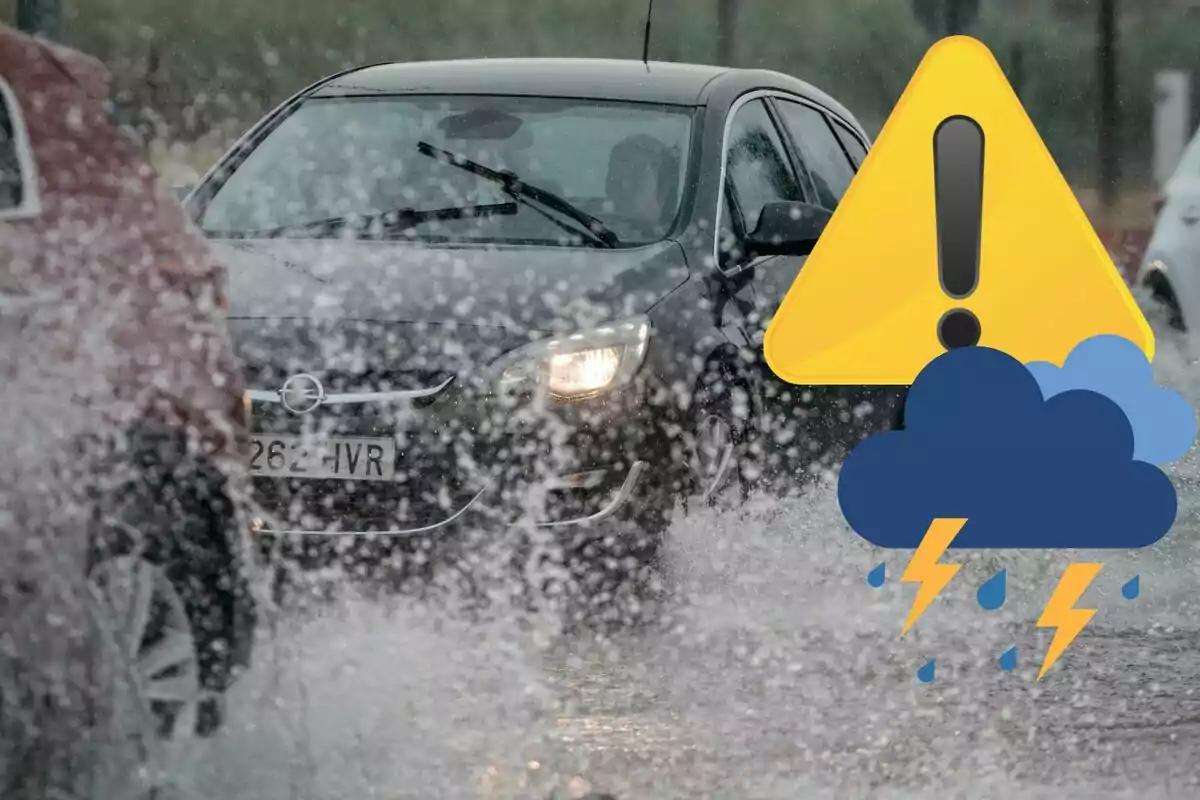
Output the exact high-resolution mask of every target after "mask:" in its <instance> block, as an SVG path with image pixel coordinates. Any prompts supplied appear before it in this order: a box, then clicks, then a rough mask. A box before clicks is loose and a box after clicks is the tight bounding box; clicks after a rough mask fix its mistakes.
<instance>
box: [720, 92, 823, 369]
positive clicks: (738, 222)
mask: <svg viewBox="0 0 1200 800" xmlns="http://www.w3.org/2000/svg"><path fill="white" fill-rule="evenodd" d="M723 199H724V203H723V208H722V211H721V213H720V214H719V217H718V253H717V263H718V265H719V267H720V269H721V274H722V276H723V283H724V284H725V287H726V293H727V294H728V296H729V302H730V304H732V305H734V306H735V307H736V311H737V313H738V317H739V322H740V324H741V325H742V326H743V330H744V334H745V338H746V343H747V345H748V346H749V347H750V348H752V349H757V350H758V351H759V352H760V353H761V349H762V339H763V334H764V333H765V332H766V325H767V322H768V321H769V319H770V315H771V314H772V313H773V309H772V308H771V302H770V301H771V297H772V292H771V291H767V292H766V293H764V292H762V291H761V290H760V284H762V283H763V282H764V280H767V279H766V275H767V273H768V272H770V271H773V270H775V269H776V268H778V267H779V266H780V264H781V263H782V262H787V261H792V260H794V259H785V258H782V257H776V256H768V257H762V258H755V259H750V258H747V257H746V255H745V253H744V252H743V250H742V248H741V242H742V241H743V240H744V239H745V236H746V233H747V232H748V231H753V230H754V228H755V226H756V225H757V224H758V218H759V215H760V214H761V213H762V209H763V206H765V205H766V204H767V203H772V202H778V201H799V200H804V199H806V193H805V191H804V188H803V184H802V182H801V179H800V176H799V174H798V173H797V172H796V168H795V165H794V163H793V160H792V159H791V158H790V157H789V156H788V151H787V145H786V144H785V143H784V140H783V137H782V135H781V133H780V130H779V128H778V126H777V125H776V123H775V120H774V118H773V117H772V114H771V111H770V108H769V106H768V104H767V100H766V98H765V97H761V96H752V97H751V98H750V99H749V100H746V101H745V102H743V103H742V104H741V105H739V106H735V110H734V111H733V117H732V119H731V120H730V124H729V134H728V136H727V137H726V141H725V185H724V198H723ZM793 275H794V272H793ZM781 299H782V298H781Z"/></svg>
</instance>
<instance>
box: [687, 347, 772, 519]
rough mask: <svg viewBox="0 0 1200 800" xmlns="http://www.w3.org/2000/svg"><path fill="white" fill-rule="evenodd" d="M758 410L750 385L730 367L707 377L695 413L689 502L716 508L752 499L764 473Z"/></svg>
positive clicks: (694, 405) (719, 367)
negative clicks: (758, 450)
mask: <svg viewBox="0 0 1200 800" xmlns="http://www.w3.org/2000/svg"><path fill="white" fill-rule="evenodd" d="M755 407H756V402H755V398H754V395H753V393H752V391H751V388H750V383H749V381H747V380H744V379H742V378H740V377H739V376H738V375H737V374H736V373H735V372H734V371H733V369H732V368H731V367H729V366H728V365H724V364H719V365H714V366H713V367H712V368H710V369H709V370H708V371H707V372H706V373H705V374H704V376H703V377H702V378H701V380H700V383H699V386H698V387H697V391H696V395H695V398H694V400H693V402H692V410H691V415H690V416H691V424H690V426H689V427H690V436H689V440H690V441H689V442H688V445H689V446H688V448H687V453H688V459H689V463H688V467H689V469H688V476H689V480H688V491H687V493H686V495H687V496H686V497H685V500H691V499H695V500H697V501H698V502H699V503H700V504H701V505H707V506H713V505H718V504H721V503H723V502H726V501H732V502H733V503H734V504H740V503H741V502H743V501H745V500H746V499H747V497H748V496H749V493H750V490H751V489H752V488H753V486H754V482H755V478H756V476H757V474H758V471H759V470H758V466H757V461H758V459H757V458H756V453H755V448H754V447H753V444H754V442H755V440H756V427H755V425H754V419H755V417H756V416H757V415H756V414H755Z"/></svg>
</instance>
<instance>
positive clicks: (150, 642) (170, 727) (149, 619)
mask: <svg viewBox="0 0 1200 800" xmlns="http://www.w3.org/2000/svg"><path fill="white" fill-rule="evenodd" d="M90 578H91V584H92V587H93V590H94V592H95V596H96V598H97V601H98V617H99V621H100V624H101V626H102V628H103V630H104V633H105V634H107V638H108V642H109V645H110V646H111V647H113V648H114V649H115V654H116V656H117V658H118V659H119V661H118V667H119V668H120V669H121V670H122V677H123V678H124V679H125V681H126V682H127V684H128V685H129V688H131V689H132V692H133V693H132V697H131V698H129V699H130V701H131V702H130V703H129V704H128V705H132V706H133V708H118V709H115V710H116V711H118V712H124V713H132V714H135V715H136V717H137V719H136V720H130V721H131V722H134V723H135V724H138V723H140V724H141V725H142V726H147V725H150V726H153V728H154V729H155V730H156V732H157V734H158V738H159V739H160V740H166V741H168V742H172V743H178V742H181V741H182V740H186V739H188V738H190V737H191V735H192V734H193V733H194V731H195V726H196V715H197V706H198V704H199V702H200V699H201V688H200V665H199V660H198V658H197V655H196V639H195V635H194V633H193V631H192V626H191V623H190V621H189V620H188V616H187V611H186V610H185V608H184V604H183V598H182V597H180V595H179V592H178V590H176V589H175V587H174V586H173V585H172V583H171V581H170V579H169V578H167V575H166V573H165V572H164V571H163V570H162V569H161V568H160V567H158V566H156V565H154V564H151V563H150V562H149V561H146V560H145V559H142V558H138V557H136V556H121V557H119V558H113V559H110V560H106V561H104V562H102V563H100V564H98V565H97V566H96V567H95V568H94V569H93V570H92V573H91V576H90ZM145 729H146V728H145V727H142V728H141V730H145Z"/></svg>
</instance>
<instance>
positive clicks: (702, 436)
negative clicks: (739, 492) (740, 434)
mask: <svg viewBox="0 0 1200 800" xmlns="http://www.w3.org/2000/svg"><path fill="white" fill-rule="evenodd" d="M734 448H735V444H734V439H733V426H732V425H730V424H729V421H728V420H726V419H724V418H723V417H720V416H717V415H715V414H710V415H709V416H707V417H705V419H704V420H703V421H702V422H701V423H700V426H699V428H698V429H697V431H696V453H695V471H696V477H697V481H698V483H699V486H700V487H701V494H700V498H701V500H703V501H705V502H707V501H708V500H710V499H711V498H712V497H713V496H714V495H715V494H716V493H717V491H718V490H720V488H721V487H722V486H723V485H724V484H725V481H726V479H727V478H728V477H729V472H730V470H731V469H732V467H733V455H734Z"/></svg>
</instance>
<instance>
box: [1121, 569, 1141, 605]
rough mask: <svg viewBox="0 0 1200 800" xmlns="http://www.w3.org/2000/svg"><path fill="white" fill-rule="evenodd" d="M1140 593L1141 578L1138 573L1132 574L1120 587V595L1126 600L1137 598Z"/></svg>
mask: <svg viewBox="0 0 1200 800" xmlns="http://www.w3.org/2000/svg"><path fill="white" fill-rule="evenodd" d="M1141 593H1142V579H1141V576H1140V575H1134V576H1133V577H1132V578H1130V579H1129V580H1128V581H1126V582H1125V585H1124V586H1122V587H1121V595H1122V596H1124V598H1125V599H1126V600H1137V596H1138V595H1139V594H1141Z"/></svg>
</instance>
